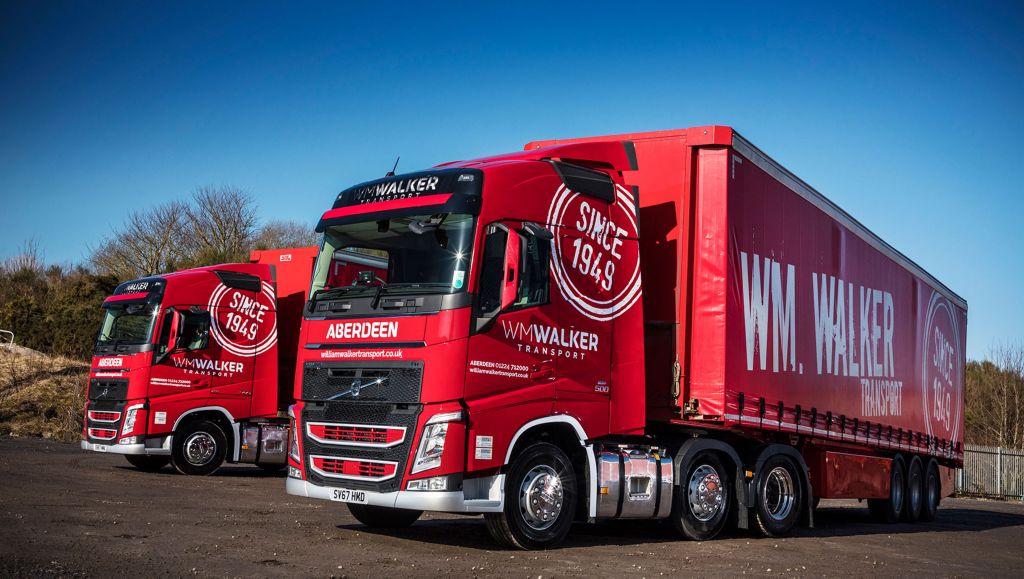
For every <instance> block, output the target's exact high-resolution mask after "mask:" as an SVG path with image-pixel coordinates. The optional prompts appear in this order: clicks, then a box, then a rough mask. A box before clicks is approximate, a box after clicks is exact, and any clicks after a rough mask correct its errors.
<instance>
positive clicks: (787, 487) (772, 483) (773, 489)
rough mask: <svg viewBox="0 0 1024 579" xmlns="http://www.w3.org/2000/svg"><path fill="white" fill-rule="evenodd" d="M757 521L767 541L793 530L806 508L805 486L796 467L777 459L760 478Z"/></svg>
mask: <svg viewBox="0 0 1024 579" xmlns="http://www.w3.org/2000/svg"><path fill="white" fill-rule="evenodd" d="M755 488H756V489H757V490H756V492H757V504H756V505H754V519H755V520H756V521H757V527H758V528H759V529H761V532H762V533H763V534H764V535H765V536H766V537H781V536H783V535H786V534H788V533H789V532H790V531H792V530H793V527H794V526H795V525H796V523H797V520H799V519H800V507H801V506H802V505H803V483H802V482H801V478H800V471H799V470H798V469H797V466H796V464H795V463H794V462H793V461H792V460H791V459H789V458H788V457H785V456H782V455H775V456H773V457H771V458H769V459H768V460H766V461H765V462H764V466H762V467H761V470H760V472H758V474H757V484H756V487H755Z"/></svg>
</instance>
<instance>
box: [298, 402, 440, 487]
mask: <svg viewBox="0 0 1024 579" xmlns="http://www.w3.org/2000/svg"><path fill="white" fill-rule="evenodd" d="M421 410H422V407H421V406H420V405H419V404H397V403H388V402H379V403H376V402H369V403H367V402H350V401H348V402H307V403H306V405H305V407H304V408H303V410H302V416H301V420H302V424H303V425H306V426H303V437H302V450H303V455H304V458H305V460H306V467H307V470H306V473H307V478H308V480H309V481H310V482H311V483H313V484H316V485H320V486H342V487H345V488H352V489H359V490H372V491H377V492H382V493H386V492H393V491H397V490H399V487H400V485H401V481H402V474H403V473H404V472H405V469H406V463H407V462H408V460H409V451H410V449H411V447H412V443H413V441H412V438H413V436H412V433H413V432H415V431H416V421H417V420H418V418H419V415H420V411H421ZM316 423H322V424H329V425H331V426H336V427H337V428H336V429H334V432H337V433H338V436H340V437H354V436H359V437H364V436H365V437H371V438H375V439H376V440H380V435H379V434H376V432H377V431H378V430H386V431H387V432H399V431H401V432H402V438H401V439H399V440H400V441H399V442H398V443H397V444H393V445H391V446H369V445H365V446H364V445H355V444H339V443H338V442H337V441H324V440H320V441H318V440H316V439H315V438H313V437H312V436H311V435H310V434H311V430H310V428H309V426H310V425H313V424H316ZM312 432H314V433H316V434H317V435H318V436H320V435H321V434H326V433H327V430H326V429H324V430H320V429H316V430H313V431H312ZM364 433H365V434H364ZM388 436H391V437H393V436H396V435H395V434H386V435H385V438H384V440H385V441H387V440H388V438H387V437H388ZM320 438H321V439H323V438H326V437H325V436H320ZM314 457H316V458H317V459H318V460H319V462H318V463H317V464H319V465H320V466H317V467H316V468H313V467H314V466H316V464H314V462H313V458H314ZM328 460H338V461H341V463H328V462H325V461H328ZM348 463H352V464H348ZM363 463H366V464H367V465H368V466H366V468H368V469H370V470H369V471H367V472H370V473H376V471H375V470H373V469H377V468H378V467H377V466H373V465H374V464H377V465H380V464H385V465H387V464H392V465H393V467H392V466H388V467H387V468H388V469H391V473H392V476H388V477H387V478H386V479H381V478H380V476H379V475H378V474H372V476H371V475H367V478H360V477H359V475H358V471H348V472H349V473H350V474H352V473H355V478H340V477H338V476H328V475H331V474H334V475H337V474H338V473H335V472H332V471H331V470H329V469H330V468H334V467H335V466H339V465H340V466H339V467H340V468H342V469H345V468H357V467H358V468H363V467H362V466H358V465H361V464H363ZM328 465H330V466H328ZM317 469H319V470H320V472H317ZM342 474H344V472H342ZM375 478H376V479H377V480H373V479H375Z"/></svg>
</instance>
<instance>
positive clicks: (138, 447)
mask: <svg viewBox="0 0 1024 579" xmlns="http://www.w3.org/2000/svg"><path fill="white" fill-rule="evenodd" d="M170 440H171V437H169V436H167V437H163V438H159V437H158V438H155V439H149V440H147V442H146V443H142V442H140V443H138V444H96V443H94V442H89V441H86V440H83V441H82V442H81V447H82V450H91V451H93V452H106V453H108V454H148V455H157V456H167V455H170V454H171V446H170ZM151 441H152V442H151ZM147 443H149V445H148V446H147ZM153 444H159V446H152V445H153Z"/></svg>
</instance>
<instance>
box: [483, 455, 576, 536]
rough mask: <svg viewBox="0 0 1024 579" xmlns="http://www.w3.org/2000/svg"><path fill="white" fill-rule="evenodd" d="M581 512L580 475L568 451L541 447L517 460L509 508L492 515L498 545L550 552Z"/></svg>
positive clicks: (508, 486)
mask: <svg viewBox="0 0 1024 579" xmlns="http://www.w3.org/2000/svg"><path fill="white" fill-rule="evenodd" d="M575 513H576V473H575V472H574V471H573V468H572V463H571V462H570V461H569V457H568V456H566V454H565V453H564V452H562V449H560V448H558V447H557V446H555V445H553V444H548V443H546V442H540V443H537V444H534V445H532V446H529V447H527V448H526V449H525V450H523V452H521V453H520V454H519V456H517V457H516V459H515V460H514V461H512V466H511V468H510V469H509V471H508V474H507V475H506V476H505V509H504V511H503V512H500V513H487V514H486V515H485V520H486V521H487V530H488V532H490V534H491V536H492V537H493V538H494V540H496V541H497V542H499V543H501V544H503V545H505V546H508V547H514V548H517V549H546V548H549V547H553V546H555V545H557V544H558V543H561V542H562V540H563V539H565V536H566V535H567V534H569V528H570V527H571V526H572V519H573V516H574V515H575Z"/></svg>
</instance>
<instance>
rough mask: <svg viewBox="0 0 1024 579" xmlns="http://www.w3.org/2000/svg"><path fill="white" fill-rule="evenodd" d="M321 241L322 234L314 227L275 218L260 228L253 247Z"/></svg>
mask: <svg viewBox="0 0 1024 579" xmlns="http://www.w3.org/2000/svg"><path fill="white" fill-rule="evenodd" d="M319 243H320V235H319V234H317V233H316V231H314V230H313V228H312V227H309V226H307V225H306V224H304V223H299V222H297V221H282V220H275V221H270V222H268V223H266V224H264V225H263V226H262V227H260V228H259V231H258V232H257V233H256V238H255V240H254V241H253V249H281V248H285V247H307V246H310V245H318V244H319Z"/></svg>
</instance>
